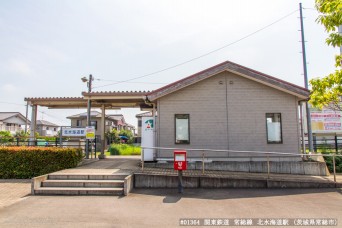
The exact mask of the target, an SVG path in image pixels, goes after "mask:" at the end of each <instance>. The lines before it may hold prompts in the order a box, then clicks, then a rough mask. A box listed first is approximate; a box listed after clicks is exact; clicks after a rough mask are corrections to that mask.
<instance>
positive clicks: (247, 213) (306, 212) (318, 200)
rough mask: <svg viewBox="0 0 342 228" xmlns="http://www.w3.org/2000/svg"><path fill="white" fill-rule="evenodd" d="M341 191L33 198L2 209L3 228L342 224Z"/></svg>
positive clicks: (138, 192)
mask: <svg viewBox="0 0 342 228" xmlns="http://www.w3.org/2000/svg"><path fill="white" fill-rule="evenodd" d="M341 205H342V194H341V191H340V190H336V189H313V190H312V189H305V190H304V189H276V190H274V189H273V190H270V189H257V190H255V189H253V190H252V189H226V190H223V189H221V190H219V189H215V190H213V189H192V190H186V191H185V193H184V194H182V195H180V194H178V193H176V189H168V190H165V189H163V190H160V189H155V190H135V191H134V192H133V194H131V195H129V196H127V197H110V196H70V197H65V196H30V197H28V198H26V199H25V200H22V201H20V202H19V203H16V204H13V205H11V206H9V207H6V208H3V209H0V227H22V226H25V227H178V226H179V219H181V218H203V219H213V218H222V219H230V224H232V223H233V221H234V218H240V219H244V218H246V219H247V218H256V219H257V218H270V219H277V218H301V219H302V218H303V219H304V218H307V219H310V218H314V219H322V218H324V219H326V218H332V219H337V221H338V222H339V225H338V226H335V227H341V224H342V207H341Z"/></svg>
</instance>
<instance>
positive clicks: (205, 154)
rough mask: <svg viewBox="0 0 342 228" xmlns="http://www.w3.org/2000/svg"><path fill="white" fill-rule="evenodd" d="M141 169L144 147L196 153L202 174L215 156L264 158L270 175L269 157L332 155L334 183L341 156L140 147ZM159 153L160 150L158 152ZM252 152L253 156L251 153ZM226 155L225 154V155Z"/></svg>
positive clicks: (334, 154) (302, 157) (308, 158)
mask: <svg viewBox="0 0 342 228" xmlns="http://www.w3.org/2000/svg"><path fill="white" fill-rule="evenodd" d="M141 149H142V150H141V160H142V165H141V170H142V172H143V171H144V163H145V161H144V150H145V149H154V150H159V151H160V150H163V151H175V150H185V151H187V153H188V152H192V153H193V154H197V156H192V158H196V159H198V160H199V161H201V162H202V174H204V173H205V161H207V160H210V159H216V158H266V161H267V177H268V178H269V177H270V167H271V164H270V159H271V158H284V157H297V158H301V159H304V160H313V157H332V166H333V170H332V171H333V175H334V182H335V184H336V157H342V154H337V153H330V154H312V153H303V154H295V153H282V152H266V151H237V150H212V149H184V148H165V147H141ZM213 152H214V153H216V154H217V153H219V154H220V153H221V154H222V156H212V155H213ZM159 153H160V152H159ZM229 153H234V154H240V156H234V157H229ZM252 153H254V154H255V156H253V155H251V154H252ZM226 154H227V155H228V156H227V155H226Z"/></svg>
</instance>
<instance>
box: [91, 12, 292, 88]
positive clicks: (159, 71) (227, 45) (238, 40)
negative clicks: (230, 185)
mask: <svg viewBox="0 0 342 228" xmlns="http://www.w3.org/2000/svg"><path fill="white" fill-rule="evenodd" d="M297 11H298V9H297V10H294V11H293V12H291V13H289V14H287V15H285V16H283V17H281V18H279V19H278V20H276V21H274V22H272V23H270V24H268V25H266V26H264V27H262V28H260V29H258V30H256V31H254V32H252V33H249V34H248V35H246V36H243V37H242V38H240V39H237V40H235V41H233V42H231V43H229V44H226V45H224V46H222V47H219V48H216V49H214V50H212V51H210V52H207V53H205V54H203V55H200V56H197V57H195V58H192V59H189V60H187V61H184V62H181V63H178V64H176V65H173V66H170V67H167V68H164V69H161V70H158V71H155V72H152V73H149V74H144V75H142V76H138V77H135V78H131V79H127V80H123V81H117V82H114V83H110V84H106V85H101V86H95V87H93V88H94V89H95V88H102V87H105V86H110V85H116V84H120V83H124V82H129V81H133V80H136V79H139V78H144V77H148V76H151V75H154V74H158V73H161V72H164V71H167V70H170V69H173V68H176V67H179V66H182V65H185V64H187V63H189V62H192V61H195V60H197V59H200V58H203V57H205V56H207V55H210V54H212V53H214V52H217V51H220V50H222V49H224V48H226V47H229V46H231V45H233V44H236V43H238V42H240V41H242V40H244V39H247V38H248V37H251V36H253V35H254V34H256V33H258V32H261V31H263V30H265V29H266V28H268V27H271V26H272V25H274V24H276V23H278V22H280V21H282V20H284V19H285V18H287V17H289V16H291V15H292V14H294V13H296V12H297Z"/></svg>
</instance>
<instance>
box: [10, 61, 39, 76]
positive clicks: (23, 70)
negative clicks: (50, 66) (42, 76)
mask: <svg viewBox="0 0 342 228" xmlns="http://www.w3.org/2000/svg"><path fill="white" fill-rule="evenodd" d="M7 66H8V70H9V71H10V72H12V73H15V74H19V75H21V76H32V75H33V72H34V71H33V69H32V66H31V65H30V64H29V63H28V62H27V61H23V60H20V59H11V60H10V61H9V62H8V65H7Z"/></svg>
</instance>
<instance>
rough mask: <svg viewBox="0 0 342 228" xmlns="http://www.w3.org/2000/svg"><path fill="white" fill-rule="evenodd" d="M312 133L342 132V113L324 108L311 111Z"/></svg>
mask: <svg viewBox="0 0 342 228" xmlns="http://www.w3.org/2000/svg"><path fill="white" fill-rule="evenodd" d="M310 115H311V125H312V131H313V132H314V133H315V132H322V133H324V132H341V131H342V112H340V111H334V110H331V109H326V108H323V109H322V110H318V109H311V111H310Z"/></svg>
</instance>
